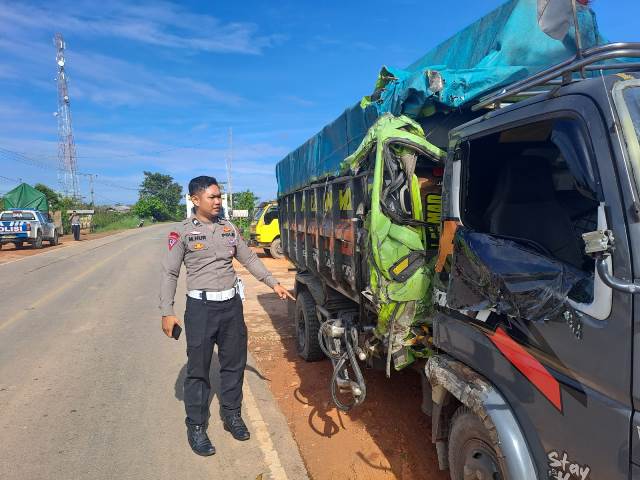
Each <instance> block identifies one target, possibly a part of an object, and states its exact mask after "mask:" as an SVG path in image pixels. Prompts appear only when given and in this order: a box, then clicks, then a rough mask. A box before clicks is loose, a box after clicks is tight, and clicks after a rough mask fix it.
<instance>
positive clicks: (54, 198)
mask: <svg viewBox="0 0 640 480" xmlns="http://www.w3.org/2000/svg"><path fill="white" fill-rule="evenodd" d="M33 188H35V189H36V190H39V191H41V192H42V193H44V195H45V197H47V202H48V203H49V210H51V211H52V212H55V211H56V210H60V202H61V200H62V196H61V195H59V194H57V193H56V192H55V191H54V190H53V189H52V188H49V187H47V186H46V185H45V184H44V183H36V184H35V185H34V186H33Z"/></svg>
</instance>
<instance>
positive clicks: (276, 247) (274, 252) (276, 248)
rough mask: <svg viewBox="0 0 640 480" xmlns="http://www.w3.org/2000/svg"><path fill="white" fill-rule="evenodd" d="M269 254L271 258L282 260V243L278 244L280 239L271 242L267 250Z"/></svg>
mask: <svg viewBox="0 0 640 480" xmlns="http://www.w3.org/2000/svg"><path fill="white" fill-rule="evenodd" d="M269 253H271V256H272V257H273V258H278V259H279V258H283V257H284V252H283V251H282V243H281V242H280V237H278V238H276V239H275V240H274V241H273V242H271V247H270V248H269Z"/></svg>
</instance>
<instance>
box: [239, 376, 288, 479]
mask: <svg viewBox="0 0 640 480" xmlns="http://www.w3.org/2000/svg"><path fill="white" fill-rule="evenodd" d="M242 393H243V396H244V402H243V403H244V405H245V407H246V412H247V415H248V417H249V421H250V423H251V425H252V427H253V434H252V435H253V436H254V437H255V438H256V440H257V441H258V446H259V447H260V450H261V451H262V454H263V455H264V460H265V463H266V464H267V467H269V471H270V473H271V478H272V479H273V480H288V478H289V477H287V473H286V472H285V471H284V468H283V467H282V463H280V457H279V455H278V452H277V451H276V449H275V448H274V447H273V442H272V441H271V435H269V429H268V428H267V424H266V422H265V421H264V419H263V418H262V414H261V413H260V409H259V408H258V404H257V403H256V399H255V397H254V396H253V394H252V393H251V389H250V388H249V385H248V384H247V382H246V380H245V383H244V386H243V388H242Z"/></svg>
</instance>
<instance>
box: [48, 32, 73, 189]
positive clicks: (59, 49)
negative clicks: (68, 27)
mask: <svg viewBox="0 0 640 480" xmlns="http://www.w3.org/2000/svg"><path fill="white" fill-rule="evenodd" d="M53 43H54V45H55V46H56V64H57V66H58V75H57V77H56V80H57V82H58V111H57V112H56V117H58V182H59V183H60V187H61V188H62V191H63V192H64V194H65V195H72V196H73V197H74V198H79V196H80V192H79V190H78V159H77V156H76V144H75V142H74V140H73V130H72V128H71V108H70V104H69V88H68V86H67V75H66V73H65V70H64V67H65V62H66V60H65V58H64V50H65V47H66V45H65V43H64V39H63V38H62V35H61V34H59V33H56V35H55V37H54V38H53Z"/></svg>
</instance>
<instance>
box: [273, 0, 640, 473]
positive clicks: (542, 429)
mask: <svg viewBox="0 0 640 480" xmlns="http://www.w3.org/2000/svg"><path fill="white" fill-rule="evenodd" d="M535 5H536V2H533V1H530V0H512V1H511V2H508V3H507V4H505V5H504V6H503V7H501V8H499V9H498V10H496V11H495V12H492V13H491V14H490V16H488V17H487V18H485V19H482V20H480V21H478V22H476V23H475V24H473V25H472V26H470V27H469V28H467V29H465V30H464V31H463V32H461V33H460V34H458V35H457V36H455V37H453V38H452V39H450V40H448V41H447V42H445V43H444V44H442V45H440V46H439V47H438V48H436V49H434V51H433V52H430V53H428V54H427V55H426V56H425V57H423V59H421V60H419V61H418V62H416V63H415V64H413V65H412V66H411V67H409V69H408V70H404V71H403V70H398V69H391V68H385V69H383V71H382V73H381V76H380V78H379V79H378V82H377V83H376V86H375V90H374V92H373V94H372V95H370V96H368V97H365V98H364V99H363V101H362V102H361V103H359V104H358V105H355V106H353V107H351V108H350V109H348V110H346V111H345V112H344V113H343V114H342V115H341V116H340V117H339V118H337V119H336V120H335V121H334V122H333V123H332V124H330V125H327V126H326V127H325V128H323V130H322V131H321V132H319V133H318V134H317V135H316V136H314V137H313V138H311V139H310V140H308V141H307V142H306V143H305V144H303V145H302V146H301V147H299V148H298V149H296V150H295V151H293V152H291V153H290V154H289V155H288V156H287V157H285V159H283V160H282V161H281V162H280V163H279V164H278V165H277V167H276V172H277V176H278V184H279V197H278V204H279V215H280V230H281V239H282V247H283V251H284V254H285V255H286V257H287V258H289V259H290V260H291V261H292V262H293V263H294V264H295V266H296V268H297V269H298V273H297V275H296V294H297V301H296V305H295V312H294V313H293V315H292V317H293V319H294V322H295V326H296V331H297V336H296V339H297V347H298V352H299V354H300V355H301V356H302V357H303V358H304V359H306V360H308V361H316V360H321V359H323V358H329V359H330V361H331V362H332V365H333V375H332V378H331V383H330V385H329V386H328V388H329V392H330V395H331V397H332V399H333V401H334V402H335V404H336V405H337V407H338V408H340V409H341V410H344V411H348V410H349V409H351V408H355V407H357V406H358V405H360V404H362V403H363V402H364V401H365V399H366V396H367V385H366V379H365V374H364V373H363V368H362V366H367V367H373V368H381V369H384V370H386V373H387V375H388V376H390V375H393V374H394V371H396V370H400V369H403V368H406V367H407V366H409V365H412V366H415V367H417V370H418V371H419V372H420V374H421V378H422V385H423V398H422V410H423V411H424V412H425V413H426V414H428V415H429V416H430V417H431V421H432V435H431V439H432V441H433V443H434V444H435V446H436V450H437V453H438V461H439V466H440V468H442V469H449V471H450V474H451V478H452V480H461V479H465V478H498V479H511V480H522V479H525V480H529V479H531V480H533V479H538V480H542V479H547V478H551V479H562V480H567V479H583V480H584V479H591V478H594V479H596V478H598V479H600V478H602V479H605V478H606V479H610V480H618V479H640V436H638V432H640V407H639V405H640V372H639V371H638V369H636V368H634V365H637V364H638V362H639V361H640V358H638V356H639V355H640V353H639V352H640V348H639V347H638V345H637V343H638V340H637V338H636V337H637V335H635V334H634V332H636V331H637V330H638V329H639V328H640V310H639V309H638V305H639V302H638V301H637V297H636V294H637V293H640V281H639V278H640V275H639V273H638V272H640V200H639V199H640V180H639V179H640V141H639V138H640V63H638V62H637V60H636V61H633V60H632V59H634V58H635V59H637V58H640V44H638V43H618V44H604V43H603V42H602V37H601V36H600V35H599V33H598V31H597V27H596V24H595V18H594V17H593V12H592V11H591V10H590V9H589V8H587V7H582V6H581V7H579V8H578V12H577V15H576V16H577V18H578V21H579V25H580V27H581V28H582V30H583V35H582V40H583V42H585V43H583V44H582V46H583V47H584V48H583V49H582V50H580V51H579V52H578V54H576V53H575V50H574V51H573V53H571V52H565V53H569V54H568V55H566V56H565V57H564V58H559V57H558V52H562V50H563V49H564V48H566V47H567V45H571V42H569V41H568V40H571V38H570V37H567V39H568V40H567V39H565V42H564V43H562V42H556V43H553V42H555V41H551V40H549V38H547V37H545V36H544V34H543V33H541V32H540V31H537V30H535V29H536V28H538V25H537V24H536V23H535V22H536V18H537V17H536V9H535ZM495 23H498V24H499V25H498V26H497V27H495ZM514 25H518V29H514V28H513V27H514ZM487 29H489V30H491V35H489V34H488V33H487V31H486V30H487ZM501 29H502V30H501ZM516 31H517V32H519V33H518V34H517V35H516V34H515V33H514V32H516ZM523 32H526V33H527V34H526V35H524V34H523ZM540 35H542V36H540ZM523 38H526V42H527V45H528V47H527V48H529V49H530V51H528V53H530V54H531V55H530V57H528V58H529V60H531V61H532V62H533V61H534V60H535V61H536V62H538V63H535V65H537V66H538V67H534V66H532V65H528V66H524V67H523V66H522V65H508V66H505V65H500V68H497V67H496V68H495V69H491V68H487V67H486V65H487V64H492V65H497V64H499V63H500V62H503V61H511V60H514V59H515V61H520V60H521V56H519V55H513V56H511V57H509V52H511V53H513V52H515V51H518V52H519V51H521V50H518V49H517V48H516V47H518V48H520V47H522V45H523V44H522V41H523ZM477 39H482V41H481V42H479V43H478V42H476V40H477ZM587 40H589V41H587ZM492 42H493V43H492ZM589 42H590V43H589ZM469 52H473V55H470V56H469V57H468V58H467V57H465V56H466V55H469ZM481 53H482V54H485V55H486V56H483V55H482V54H481ZM478 59H482V60H481V61H479V62H478ZM552 60H553V61H552ZM450 63H451V64H455V67H452V66H450V65H449V64H450ZM540 64H547V65H551V66H548V67H545V68H539V65H540ZM507 67H508V68H507ZM522 68H524V70H525V71H526V72H527V73H526V74H525V75H521V76H520V74H521V73H522V72H523V70H522ZM528 69H530V70H528Z"/></svg>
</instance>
